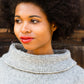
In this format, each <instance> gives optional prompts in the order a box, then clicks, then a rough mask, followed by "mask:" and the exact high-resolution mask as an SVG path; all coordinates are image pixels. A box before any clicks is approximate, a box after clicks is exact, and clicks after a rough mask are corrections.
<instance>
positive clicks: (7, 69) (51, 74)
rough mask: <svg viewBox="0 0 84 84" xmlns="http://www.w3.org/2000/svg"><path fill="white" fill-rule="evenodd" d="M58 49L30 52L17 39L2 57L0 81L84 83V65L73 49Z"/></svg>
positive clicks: (13, 83) (10, 83)
mask: <svg viewBox="0 0 84 84" xmlns="http://www.w3.org/2000/svg"><path fill="white" fill-rule="evenodd" d="M54 53H55V54H51V55H33V54H28V53H27V52H26V51H25V50H24V48H23V47H22V45H21V44H17V43H16V44H15V43H13V44H12V45H11V46H10V48H9V51H8V53H6V54H4V55H3V56H2V57H1V58H0V84H84V69H82V68H81V67H80V66H78V65H77V64H76V62H75V61H74V60H72V58H71V55H70V51H69V50H66V49H64V50H54Z"/></svg>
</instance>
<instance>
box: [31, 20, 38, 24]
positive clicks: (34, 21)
mask: <svg viewBox="0 0 84 84" xmlns="http://www.w3.org/2000/svg"><path fill="white" fill-rule="evenodd" d="M31 22H32V23H34V24H36V23H39V20H36V19H31Z"/></svg>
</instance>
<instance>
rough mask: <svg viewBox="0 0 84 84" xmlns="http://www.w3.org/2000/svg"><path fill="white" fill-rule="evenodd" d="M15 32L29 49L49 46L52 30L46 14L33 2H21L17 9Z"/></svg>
mask: <svg viewBox="0 0 84 84" xmlns="http://www.w3.org/2000/svg"><path fill="white" fill-rule="evenodd" d="M14 19H15V24H14V33H15V35H16V37H17V38H18V40H19V41H20V42H21V43H22V44H23V46H24V48H25V49H27V50H35V49H39V48H41V47H44V46H46V45H47V46H49V45H50V43H51V39H52V32H51V30H50V28H52V26H51V25H50V24H49V22H48V20H47V17H46V15H45V14H44V12H43V11H42V10H41V8H40V7H38V6H36V5H34V4H32V3H20V4H18V5H17V6H16V9H15V17H14Z"/></svg>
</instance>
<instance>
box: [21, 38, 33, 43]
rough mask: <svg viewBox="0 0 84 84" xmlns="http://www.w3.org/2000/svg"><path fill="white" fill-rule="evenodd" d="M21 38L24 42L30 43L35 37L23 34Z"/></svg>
mask: <svg viewBox="0 0 84 84" xmlns="http://www.w3.org/2000/svg"><path fill="white" fill-rule="evenodd" d="M20 39H21V41H22V42H23V43H29V42H31V41H32V40H33V39H34V38H33V37H27V36H21V37H20Z"/></svg>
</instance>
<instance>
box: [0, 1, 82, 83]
mask: <svg viewBox="0 0 84 84" xmlns="http://www.w3.org/2000/svg"><path fill="white" fill-rule="evenodd" d="M7 3H8V4H7ZM2 4H3V7H9V8H8V9H10V10H7V9H5V8H4V10H3V11H6V13H5V14H3V16H4V18H3V19H5V20H7V21H9V23H11V24H9V26H10V25H11V27H13V19H11V18H13V16H14V33H15V35H16V37H17V38H18V40H19V41H20V42H21V44H19V43H13V44H11V46H10V49H9V51H8V53H6V54H4V55H3V56H2V57H1V58H0V84H84V70H83V69H82V68H81V67H80V66H78V65H77V63H76V62H75V61H74V60H72V58H71V54H70V51H69V50H67V49H63V50H53V48H52V45H51V41H52V40H57V39H62V38H65V37H67V36H69V35H70V34H71V33H72V32H73V30H74V28H75V27H76V25H77V24H78V15H79V13H78V10H79V4H78V2H77V0H73V1H72V0H69V1H67V0H40V1H39V0H17V1H11V0H10V1H9V2H7V1H4V0H3V1H2ZM77 7H78V8H77ZM11 10H12V11H11ZM6 14H7V15H8V18H6V17H7V16H6ZM5 16H6V17H5Z"/></svg>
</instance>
